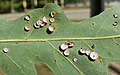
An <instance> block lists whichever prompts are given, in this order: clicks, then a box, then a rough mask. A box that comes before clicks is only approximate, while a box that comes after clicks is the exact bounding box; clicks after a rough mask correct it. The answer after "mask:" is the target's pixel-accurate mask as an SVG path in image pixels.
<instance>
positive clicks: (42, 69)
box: [35, 63, 54, 75]
mask: <svg viewBox="0 0 120 75" xmlns="http://www.w3.org/2000/svg"><path fill="white" fill-rule="evenodd" d="M35 68H36V71H37V74H38V75H54V73H53V72H52V71H51V70H50V69H49V68H48V66H47V65H45V64H42V63H36V64H35Z"/></svg>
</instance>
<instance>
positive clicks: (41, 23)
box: [36, 20, 45, 27]
mask: <svg viewBox="0 0 120 75" xmlns="http://www.w3.org/2000/svg"><path fill="white" fill-rule="evenodd" d="M36 25H37V26H40V27H43V26H44V25H45V24H44V22H43V21H42V20H38V21H37V22H36Z"/></svg>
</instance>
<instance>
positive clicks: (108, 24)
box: [0, 4, 120, 75]
mask: <svg viewBox="0 0 120 75" xmlns="http://www.w3.org/2000/svg"><path fill="white" fill-rule="evenodd" d="M51 11H55V12H56V15H55V17H54V19H55V22H54V23H53V25H54V26H55V31H54V32H53V33H51V34H48V32H47V28H48V26H49V24H50V22H49V19H50V13H51ZM26 15H29V16H30V21H25V20H24V17H25V16H23V17H21V18H19V19H16V20H14V21H6V20H4V19H0V71H2V72H4V73H5V74H6V75H37V71H36V67H35V64H37V63H42V64H45V65H47V66H48V67H49V69H50V70H52V71H53V73H54V74H55V75H110V72H109V70H108V64H109V63H111V62H120V58H119V56H120V52H119V51H120V39H119V38H120V33H119V32H120V17H119V16H120V8H119V6H118V7H114V8H111V9H109V10H107V11H105V12H103V13H102V14H100V15H98V16H96V17H93V18H91V19H88V20H85V21H83V22H72V21H70V20H68V19H67V18H66V16H65V15H64V13H63V11H62V10H61V8H60V7H59V6H57V5H54V4H47V5H46V6H45V7H44V8H43V9H35V10H33V11H31V12H29V13H27V14H26ZM114 15H117V17H114ZM44 16H46V17H47V20H48V23H47V25H45V26H44V27H42V28H40V29H35V28H34V27H33V25H34V23H36V22H37V21H38V20H39V19H42V18H43V17H44ZM115 23H116V25H114V24H115ZM26 25H29V26H30V31H28V32H26V31H25V30H24V27H25V26H26ZM68 41H70V42H74V43H75V46H74V47H73V48H70V49H69V50H70V55H69V56H68V57H66V56H64V55H63V52H62V51H60V50H59V46H60V45H61V44H63V43H65V42H68ZM93 45H94V47H95V48H94V49H92V48H91V46H93ZM81 47H82V48H84V49H87V50H90V51H96V52H97V53H98V54H99V59H97V60H95V61H91V60H89V59H88V57H87V56H86V55H80V54H79V53H78V51H79V50H80V49H81ZM4 48H7V49H9V51H8V53H4V52H3V50H4ZM73 58H78V61H77V62H73Z"/></svg>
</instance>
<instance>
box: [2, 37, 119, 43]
mask: <svg viewBox="0 0 120 75" xmlns="http://www.w3.org/2000/svg"><path fill="white" fill-rule="evenodd" d="M113 38H120V35H116V36H104V37H80V38H44V39H43V38H40V39H8V40H0V43H11V42H45V41H64V40H104V39H113Z"/></svg>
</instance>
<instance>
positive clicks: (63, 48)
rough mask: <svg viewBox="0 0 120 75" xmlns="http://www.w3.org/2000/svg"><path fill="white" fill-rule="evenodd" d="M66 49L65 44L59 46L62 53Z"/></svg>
mask: <svg viewBox="0 0 120 75" xmlns="http://www.w3.org/2000/svg"><path fill="white" fill-rule="evenodd" d="M67 48H68V45H67V44H65V43H63V44H61V45H60V50H62V51H64V50H66V49H67Z"/></svg>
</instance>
